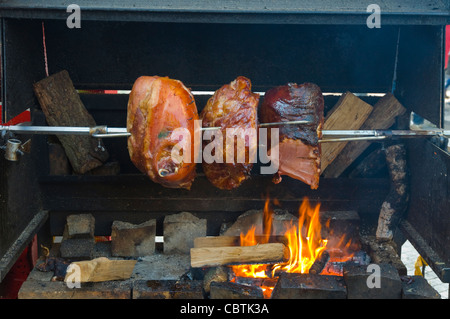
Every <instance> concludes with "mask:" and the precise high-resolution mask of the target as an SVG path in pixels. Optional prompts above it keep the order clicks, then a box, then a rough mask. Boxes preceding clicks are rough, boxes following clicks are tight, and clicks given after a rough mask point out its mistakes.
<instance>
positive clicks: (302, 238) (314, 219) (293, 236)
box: [232, 198, 350, 297]
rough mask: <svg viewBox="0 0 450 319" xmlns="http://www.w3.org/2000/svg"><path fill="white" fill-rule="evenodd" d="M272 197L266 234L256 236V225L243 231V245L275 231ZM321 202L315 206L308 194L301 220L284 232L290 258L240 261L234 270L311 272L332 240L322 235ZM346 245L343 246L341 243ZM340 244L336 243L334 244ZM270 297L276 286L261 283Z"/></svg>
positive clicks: (242, 273)
mask: <svg viewBox="0 0 450 319" xmlns="http://www.w3.org/2000/svg"><path fill="white" fill-rule="evenodd" d="M269 204H270V200H269V199H267V200H266V202H265V205H264V215H263V235H262V236H258V237H257V236H255V229H256V227H255V226H253V227H252V228H251V229H250V230H249V231H248V232H247V233H246V234H243V233H241V235H240V242H241V246H253V245H257V244H264V243H268V242H269V240H270V238H271V235H272V232H273V223H272V221H273V211H272V210H271V208H270V205H269ZM319 211H320V204H317V205H316V206H315V207H312V206H311V205H310V203H309V200H308V199H307V198H304V200H303V202H302V204H301V205H300V207H299V210H298V214H299V219H298V223H296V224H293V223H290V225H289V226H288V227H287V229H286V231H285V233H284V236H285V238H286V242H285V245H286V246H287V248H288V249H289V260H288V261H287V262H281V263H277V264H274V265H268V264H254V265H236V266H232V270H233V272H234V274H235V276H237V277H252V278H273V277H276V276H277V274H279V273H281V272H290V273H308V272H309V269H310V268H311V266H312V265H313V264H314V262H315V261H316V259H317V258H319V257H320V255H321V253H322V252H323V251H324V250H325V249H327V243H328V240H327V239H324V238H322V235H321V229H322V225H321V223H320V218H319ZM341 245H342V246H341ZM349 245H350V242H348V243H345V242H344V238H342V239H341V240H340V242H339V246H341V247H342V248H344V247H345V246H349ZM334 248H336V247H334ZM261 288H262V289H263V292H264V294H265V296H266V297H270V295H271V293H272V290H273V287H265V286H262V287H261Z"/></svg>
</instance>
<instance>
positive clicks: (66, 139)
mask: <svg viewBox="0 0 450 319" xmlns="http://www.w3.org/2000/svg"><path fill="white" fill-rule="evenodd" d="M34 93H35V94H36V97H37V99H38V101H39V104H40V105H41V108H42V111H43V112H44V114H45V118H46V120H47V123H48V124H49V125H50V126H81V127H83V126H84V127H94V126H96V123H95V120H94V118H93V117H92V116H91V115H90V114H89V112H88V111H87V110H86V108H85V106H84V105H83V102H81V99H80V96H79V95H78V92H77V91H76V90H75V87H74V86H73V83H72V80H71V79H70V77H69V73H68V72H67V71H66V70H63V71H61V72H59V73H56V74H53V75H51V76H49V77H47V78H45V79H43V80H41V81H39V82H37V83H35V84H34ZM58 139H59V140H60V141H61V144H62V145H63V147H64V150H65V151H66V154H67V157H68V159H69V161H70V163H71V164H72V168H73V170H74V171H75V173H78V174H84V173H86V172H88V171H90V170H91V169H93V168H96V167H99V166H101V165H103V163H104V162H105V161H106V160H107V159H108V157H109V154H108V152H107V151H106V149H105V146H104V145H103V142H102V141H101V140H98V139H95V138H93V137H91V136H79V135H58Z"/></svg>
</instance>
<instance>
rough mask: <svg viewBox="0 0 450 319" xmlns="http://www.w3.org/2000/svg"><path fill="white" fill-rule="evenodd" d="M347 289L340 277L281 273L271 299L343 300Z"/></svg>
mask: <svg viewBox="0 0 450 319" xmlns="http://www.w3.org/2000/svg"><path fill="white" fill-rule="evenodd" d="M346 297H347V288H346V286H345V283H344V281H343V279H342V277H340V276H331V275H318V274H296V273H282V274H281V275H280V278H279V279H278V282H277V284H276V285H275V288H274V289H273V292H272V299H345V298H346Z"/></svg>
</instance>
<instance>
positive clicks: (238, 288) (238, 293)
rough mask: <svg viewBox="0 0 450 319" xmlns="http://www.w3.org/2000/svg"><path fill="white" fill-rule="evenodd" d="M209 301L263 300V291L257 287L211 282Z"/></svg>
mask: <svg viewBox="0 0 450 319" xmlns="http://www.w3.org/2000/svg"><path fill="white" fill-rule="evenodd" d="M210 297H211V299H263V298H264V295H263V291H262V289H261V288H260V287H257V286H247V285H242V284H237V283H234V282H229V281H227V282H218V281H213V282H211V284H210Z"/></svg>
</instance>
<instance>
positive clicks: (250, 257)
mask: <svg viewBox="0 0 450 319" xmlns="http://www.w3.org/2000/svg"><path fill="white" fill-rule="evenodd" d="M288 258H289V250H288V249H287V248H286V246H284V245H283V244H281V243H268V244H259V245H255V246H234V247H205V248H191V266H192V267H194V268H198V267H215V266H222V265H232V264H252V263H260V264H270V263H276V262H280V261H286V260H287V259H288Z"/></svg>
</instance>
